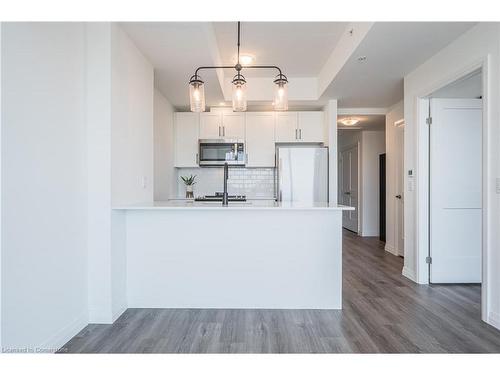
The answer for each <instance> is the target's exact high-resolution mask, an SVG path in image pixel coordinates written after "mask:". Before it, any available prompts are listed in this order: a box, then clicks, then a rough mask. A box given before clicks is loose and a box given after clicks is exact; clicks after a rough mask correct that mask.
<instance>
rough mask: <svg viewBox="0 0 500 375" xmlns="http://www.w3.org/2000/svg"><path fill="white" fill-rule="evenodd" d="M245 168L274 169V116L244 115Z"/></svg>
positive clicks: (268, 113) (263, 113)
mask: <svg viewBox="0 0 500 375" xmlns="http://www.w3.org/2000/svg"><path fill="white" fill-rule="evenodd" d="M245 146H246V153H247V167H261V168H264V167H274V164H275V161H274V159H275V156H274V154H275V146H274V114H273V113H272V112H248V113H247V114H246V144H245Z"/></svg>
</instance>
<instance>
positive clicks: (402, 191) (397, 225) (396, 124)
mask: <svg viewBox="0 0 500 375" xmlns="http://www.w3.org/2000/svg"><path fill="white" fill-rule="evenodd" d="M393 125H394V127H396V128H398V129H400V130H401V131H402V132H403V139H402V142H403V144H402V148H403V152H402V154H401V155H398V156H399V158H400V161H399V162H398V165H397V166H398V167H401V168H396V186H397V187H398V188H399V191H398V192H397V194H401V195H402V197H401V199H402V202H401V204H402V206H403V207H402V210H403V212H402V215H401V217H402V218H403V222H402V223H401V222H399V220H398V217H399V216H398V210H399V208H398V203H397V202H396V205H395V206H394V234H395V236H396V237H395V241H394V249H395V250H396V255H398V256H401V257H404V245H403V248H402V249H401V248H400V246H399V238H398V237H399V230H400V228H401V230H402V235H403V241H404V237H405V236H404V230H405V229H404V199H405V187H404V181H405V166H404V156H405V153H404V152H405V151H404V150H405V149H404V147H405V145H404V132H405V119H404V118H402V119H400V120H397V121H395V122H394V124H393ZM400 163H401V164H400ZM399 172H401V173H403V176H400V175H399ZM399 181H402V184H401V185H400V182H399Z"/></svg>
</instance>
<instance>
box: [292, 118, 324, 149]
mask: <svg viewBox="0 0 500 375" xmlns="http://www.w3.org/2000/svg"><path fill="white" fill-rule="evenodd" d="M297 129H298V133H299V134H298V138H299V141H300V142H324V141H325V140H324V138H325V120H324V114H323V112H320V111H314V112H299V114H298V126H297Z"/></svg>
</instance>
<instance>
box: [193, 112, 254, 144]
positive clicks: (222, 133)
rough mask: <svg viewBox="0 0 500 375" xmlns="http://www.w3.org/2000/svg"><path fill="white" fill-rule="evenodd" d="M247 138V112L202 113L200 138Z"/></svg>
mask: <svg viewBox="0 0 500 375" xmlns="http://www.w3.org/2000/svg"><path fill="white" fill-rule="evenodd" d="M219 138H230V139H237V140H241V141H243V140H244V139H245V114H243V113H233V112H204V113H201V114H200V139H219Z"/></svg>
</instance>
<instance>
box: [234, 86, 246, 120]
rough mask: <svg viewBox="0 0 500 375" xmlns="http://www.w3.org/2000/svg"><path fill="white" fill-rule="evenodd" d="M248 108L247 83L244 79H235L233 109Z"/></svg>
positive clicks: (236, 110)
mask: <svg viewBox="0 0 500 375" xmlns="http://www.w3.org/2000/svg"><path fill="white" fill-rule="evenodd" d="M246 110H247V85H246V83H245V81H244V80H240V81H236V82H235V81H233V111H234V112H244V111H246Z"/></svg>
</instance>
